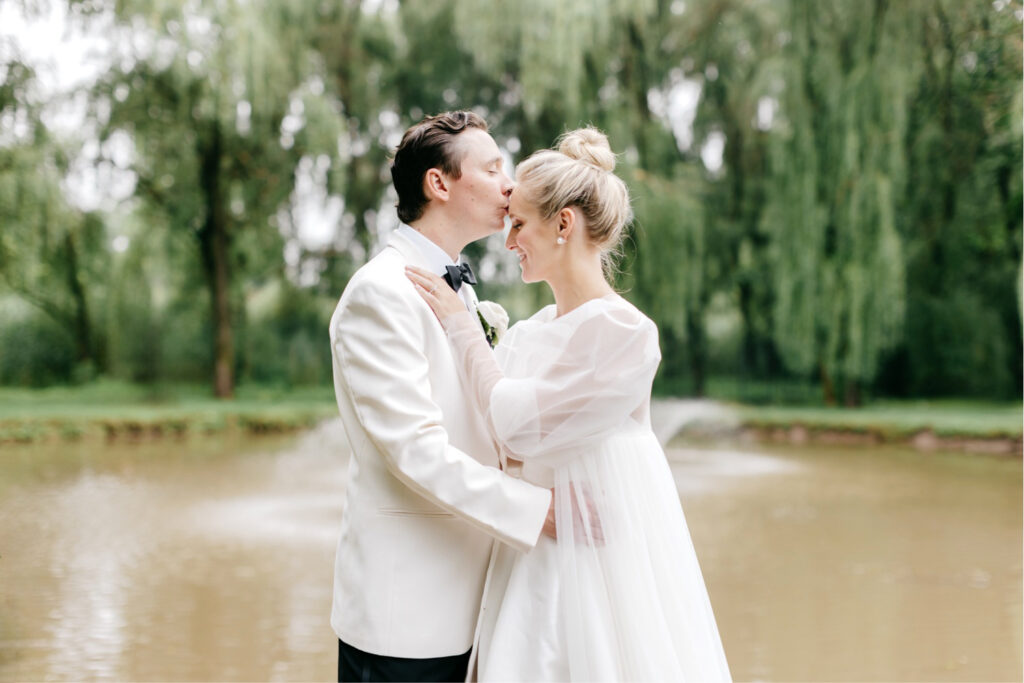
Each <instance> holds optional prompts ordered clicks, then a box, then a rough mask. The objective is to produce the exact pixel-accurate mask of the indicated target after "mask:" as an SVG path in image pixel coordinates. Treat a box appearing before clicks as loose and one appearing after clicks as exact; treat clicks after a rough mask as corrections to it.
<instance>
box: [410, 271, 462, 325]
mask: <svg viewBox="0 0 1024 683" xmlns="http://www.w3.org/2000/svg"><path fill="white" fill-rule="evenodd" d="M405 275H406V277H408V278H409V279H410V280H412V284H413V286H415V287H416V291H417V292H419V295H420V296H421V297H423V300H424V301H426V302H427V304H428V305H429V306H430V308H431V309H433V311H434V315H436V316H437V319H438V320H440V321H442V322H443V321H444V319H445V318H447V317H449V316H451V315H455V314H456V313H465V312H466V305H465V304H464V303H462V299H460V298H459V295H458V294H456V293H455V290H453V289H452V288H451V287H449V286H448V283H447V282H445V281H444V278H441V277H440V276H438V275H434V274H433V273H431V272H430V271H427V270H423V269H422V268H416V267H415V266H406V267H405Z"/></svg>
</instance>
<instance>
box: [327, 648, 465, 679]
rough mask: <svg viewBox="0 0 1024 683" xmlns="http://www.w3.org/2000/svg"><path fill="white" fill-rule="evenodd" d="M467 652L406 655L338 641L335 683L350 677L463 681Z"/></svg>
mask: <svg viewBox="0 0 1024 683" xmlns="http://www.w3.org/2000/svg"><path fill="white" fill-rule="evenodd" d="M468 668H469V652H466V654H462V655H453V656H451V657H433V658H431V659H407V658H405V657H387V656H385V655H374V654H370V653H369V652H363V651H362V650H358V649H356V648H354V647H352V646H351V645H349V644H348V643H344V642H342V641H341V640H339V641H338V683H349V682H350V681H360V682H361V681H463V680H465V679H466V670H467V669H468Z"/></svg>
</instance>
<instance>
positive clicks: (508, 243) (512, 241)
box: [505, 228, 516, 249]
mask: <svg viewBox="0 0 1024 683" xmlns="http://www.w3.org/2000/svg"><path fill="white" fill-rule="evenodd" d="M514 235H515V230H513V229H512V228H509V229H508V237H506V238H505V248H506V249H515V248H516V238H515V236H514Z"/></svg>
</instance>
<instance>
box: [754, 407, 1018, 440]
mask: <svg viewBox="0 0 1024 683" xmlns="http://www.w3.org/2000/svg"><path fill="white" fill-rule="evenodd" d="M736 410H737V412H738V415H739V418H740V421H741V423H742V424H743V426H745V427H751V428H759V429H774V428H791V427H793V426H802V427H804V428H806V429H808V430H833V431H848V432H874V433H877V434H878V435H879V436H881V437H883V438H884V439H885V440H899V439H905V438H909V437H912V436H913V435H915V434H918V433H920V432H923V431H931V432H932V433H934V434H935V435H936V436H939V437H946V438H953V437H960V438H978V439H986V438H1009V439H1020V438H1021V422H1022V407H1021V404H1020V403H982V402H970V401H884V402H883V401H880V402H876V403H873V404H871V405H868V406H865V407H863V408H855V409H845V408H825V407H795V406H747V405H740V406H737V407H736Z"/></svg>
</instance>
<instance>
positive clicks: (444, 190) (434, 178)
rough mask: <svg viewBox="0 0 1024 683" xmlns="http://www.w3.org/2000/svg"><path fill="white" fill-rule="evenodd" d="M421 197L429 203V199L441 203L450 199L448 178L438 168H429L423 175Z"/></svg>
mask: <svg viewBox="0 0 1024 683" xmlns="http://www.w3.org/2000/svg"><path fill="white" fill-rule="evenodd" d="M423 196H424V197H426V198H427V201H428V202H429V201H430V200H431V199H440V200H441V201H443V202H446V201H448V199H449V198H450V197H451V187H450V186H449V182H448V176H446V175H445V174H444V172H443V171H442V170H441V169H439V168H429V169H427V172H426V173H425V174H424V175H423Z"/></svg>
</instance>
